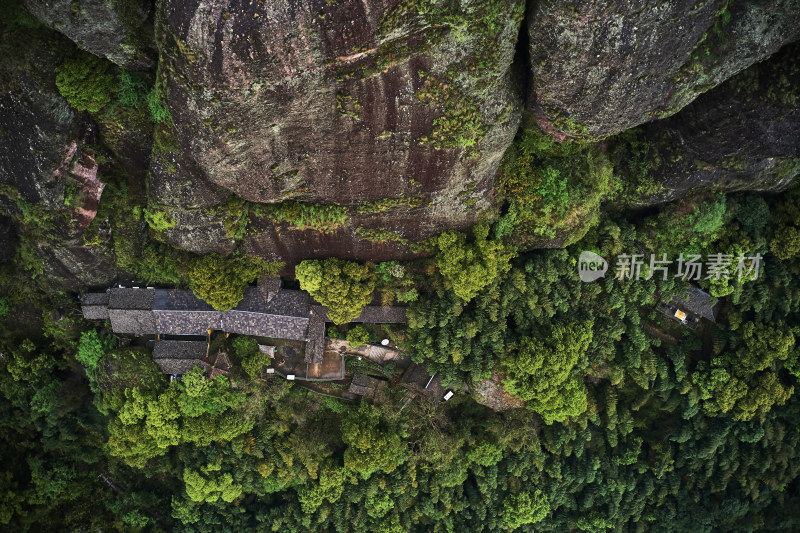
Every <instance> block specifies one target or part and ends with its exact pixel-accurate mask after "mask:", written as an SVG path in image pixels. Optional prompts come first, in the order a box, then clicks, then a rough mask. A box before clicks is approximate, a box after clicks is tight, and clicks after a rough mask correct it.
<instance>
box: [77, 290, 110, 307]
mask: <svg viewBox="0 0 800 533" xmlns="http://www.w3.org/2000/svg"><path fill="white" fill-rule="evenodd" d="M108 296H109V295H108V293H107V292H87V293H86V294H81V305H106V306H107V305H108Z"/></svg>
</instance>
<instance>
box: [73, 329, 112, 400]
mask: <svg viewBox="0 0 800 533" xmlns="http://www.w3.org/2000/svg"><path fill="white" fill-rule="evenodd" d="M113 343H114V341H113V339H112V338H109V337H101V336H100V335H98V333H97V331H95V330H89V331H84V332H83V333H81V340H80V343H79V344H78V353H77V354H76V355H75V359H76V360H77V361H78V362H79V363H80V364H82V365H83V367H84V368H85V369H86V377H87V378H89V386H90V387H91V389H92V390H93V391H94V392H97V391H98V387H97V365H98V363H100V360H101V359H102V358H103V356H104V355H105V354H106V352H108V350H110V349H111V347H112V346H113Z"/></svg>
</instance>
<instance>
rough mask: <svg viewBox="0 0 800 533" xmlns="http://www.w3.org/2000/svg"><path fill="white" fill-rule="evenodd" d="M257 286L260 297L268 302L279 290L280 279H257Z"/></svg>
mask: <svg viewBox="0 0 800 533" xmlns="http://www.w3.org/2000/svg"><path fill="white" fill-rule="evenodd" d="M257 286H258V291H259V292H260V293H261V297H262V298H263V299H264V301H265V302H268V301H270V300H271V299H272V298H273V297H274V296H275V294H276V293H277V292H278V291H279V290H281V278H258V283H257Z"/></svg>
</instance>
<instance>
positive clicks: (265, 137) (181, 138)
mask: <svg viewBox="0 0 800 533" xmlns="http://www.w3.org/2000/svg"><path fill="white" fill-rule="evenodd" d="M523 10H524V5H523V4H522V2H520V1H518V0H492V1H490V2H484V1H477V0H469V1H464V2H461V6H460V7H456V6H455V5H453V4H451V3H443V2H435V1H433V0H422V1H419V0H403V1H397V0H363V1H362V0H343V1H338V2H329V1H325V0H313V1H309V0H276V1H272V2H266V3H256V2H254V3H252V4H245V5H242V4H239V3H225V2H220V3H215V4H211V5H210V4H207V3H200V2H197V1H188V2H181V3H177V2H169V3H168V2H161V3H159V5H158V14H157V19H156V25H157V32H156V33H157V40H158V46H159V50H160V57H161V64H160V72H161V77H160V78H159V80H158V81H157V83H158V84H159V87H162V88H163V96H164V99H165V101H166V103H167V104H168V107H169V109H170V112H171V115H172V119H173V120H174V124H175V127H174V128H173V129H172V132H171V133H172V135H173V136H174V138H175V146H174V152H175V153H174V154H167V155H165V156H164V157H162V159H163V160H169V161H174V162H175V164H173V166H172V167H171V168H172V170H173V171H172V173H171V174H169V175H165V174H164V173H163V172H161V171H157V172H155V173H154V174H158V176H157V177H156V178H155V179H157V180H158V181H159V182H160V183H166V182H168V181H169V182H172V184H171V185H165V187H166V188H169V189H172V190H176V189H181V188H183V189H184V190H185V189H186V187H184V186H183V184H185V183H188V182H191V183H193V184H194V185H193V187H192V188H193V189H196V190H205V191H208V188H209V187H208V185H203V184H202V182H205V184H211V185H213V186H215V187H216V189H217V190H220V189H221V190H224V191H226V192H227V193H229V194H231V193H232V194H235V195H236V196H237V197H240V198H243V199H245V200H247V201H249V202H252V203H258V204H271V203H277V202H281V201H285V200H298V201H303V202H308V203H322V204H336V205H340V206H347V207H348V208H355V207H357V206H359V205H360V204H362V203H364V202H374V201H377V200H386V199H391V200H395V201H399V202H402V201H403V200H408V199H410V198H415V199H416V198H419V199H421V200H422V202H421V204H419V205H420V207H418V208H417V209H416V211H414V212H413V213H412V215H413V216H410V217H409V218H408V219H406V222H404V224H405V225H404V226H403V228H401V229H402V230H403V231H402V232H403V235H404V238H408V239H409V240H412V241H418V240H424V239H425V238H427V237H429V236H430V235H431V234H432V233H434V232H441V231H443V230H446V229H452V228H466V227H469V226H470V225H471V224H472V223H474V221H475V220H477V219H478V217H479V216H480V215H481V213H484V212H487V211H491V210H493V209H494V206H493V180H494V176H495V174H496V171H497V166H498V164H499V161H500V159H501V157H502V155H503V152H504V151H505V149H506V148H507V147H508V145H509V144H510V143H511V141H512V139H513V137H514V133H515V131H516V129H517V125H518V122H519V118H520V108H521V99H520V98H519V96H518V95H519V94H520V92H521V91H520V88H519V86H518V81H519V80H518V79H517V77H515V76H513V75H512V68H511V65H512V61H513V59H514V56H515V43H516V40H517V37H518V33H519V29H520V25H521V22H522V17H523ZM158 164H159V163H158V162H155V161H154V165H158ZM162 166H163V165H162ZM200 196H203V201H205V200H206V199H207V198H208V197H209V196H208V194H206V193H203V194H201V195H200ZM159 201H160V202H167V203H170V204H172V205H173V207H175V208H188V207H189V205H194V206H197V205H198V204H199V203H202V202H199V201H198V198H196V197H194V198H188V200H186V201H188V202H189V203H188V204H183V203H182V202H183V200H176V199H170V200H168V199H164V198H159ZM396 214H397V213H396V212H383V213H374V214H373V215H372V217H371V222H374V223H375V224H377V225H379V226H381V227H383V226H388V225H391V224H393V220H394V219H395V215H396ZM401 216H405V214H401ZM187 220H188V218H187ZM198 222H199V219H198ZM394 225H395V226H396V224H394ZM196 229H197V228H192V229H191V230H190V231H195V230H196ZM264 229H265V231H266V233H269V234H270V236H268V237H264V238H259V239H254V240H253V241H252V247H253V249H260V248H264V247H269V248H271V249H273V250H283V252H281V255H283V256H284V257H291V258H296V257H302V256H304V254H306V253H308V252H309V251H310V248H309V247H308V246H306V245H305V243H304V239H303V238H300V239H297V238H294V237H295V236H296V235H291V236H289V238H287V239H286V240H283V239H284V236H282V235H281V234H280V232H277V230H276V228H275V227H273V228H272V229H269V228H264ZM177 231H180V228H178V229H177ZM270 232H271V233H270ZM362 234H363V232H362ZM317 237H318V238H317V239H315V240H314V244H313V249H314V250H315V253H319V254H323V255H324V254H325V253H332V252H333V251H334V250H351V249H352V250H358V251H357V252H356V255H358V256H360V257H361V258H364V259H368V258H372V257H374V258H380V257H378V256H375V253H378V252H377V250H378V249H384V248H381V247H378V248H377V249H376V247H375V245H374V244H373V242H374V241H365V240H364V239H363V238H362V237H361V234H359V233H357V232H355V231H342V232H333V233H327V234H319V235H317ZM170 242H171V243H173V244H176V245H178V246H182V247H184V246H187V243H186V242H185V241H184V242H178V241H177V240H171V241H170ZM204 246H211V244H210V243H208V244H201V243H197V244H195V245H192V246H191V249H193V250H194V251H198V252H200V251H203V249H204ZM207 249H208V250H211V248H210V247H209V248H207Z"/></svg>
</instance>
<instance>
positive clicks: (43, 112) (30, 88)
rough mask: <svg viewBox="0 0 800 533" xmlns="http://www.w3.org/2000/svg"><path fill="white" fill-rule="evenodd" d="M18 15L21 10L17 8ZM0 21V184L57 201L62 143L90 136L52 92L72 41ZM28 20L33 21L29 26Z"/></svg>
mask: <svg viewBox="0 0 800 533" xmlns="http://www.w3.org/2000/svg"><path fill="white" fill-rule="evenodd" d="M19 16H24V14H20V15H19ZM27 23H28V25H26V26H22V25H12V24H8V25H0V32H2V42H3V44H4V46H3V49H2V50H0V71H2V72H3V76H0V144H2V146H3V150H0V184H5V185H7V186H11V187H13V188H14V189H16V191H18V192H19V193H20V194H21V195H22V197H23V198H24V199H25V200H26V201H28V202H43V203H44V204H45V205H47V206H51V207H53V206H60V205H61V204H62V203H63V198H64V183H63V182H61V181H59V180H56V179H54V174H53V173H54V171H55V170H56V169H57V168H58V167H59V166H61V163H62V160H63V152H64V147H65V146H66V145H67V144H68V143H69V142H71V141H72V140H74V139H78V138H81V139H83V138H86V137H87V136H91V132H92V129H93V126H92V124H91V122H90V121H88V120H86V119H85V117H83V116H82V115H81V114H79V113H77V112H76V111H74V110H73V109H72V108H71V107H70V105H69V104H68V103H67V101H66V100H65V99H64V98H63V97H62V96H61V95H60V94H59V93H58V90H57V89H56V86H55V76H56V74H55V69H56V67H57V66H58V65H59V64H60V63H61V61H62V60H63V57H64V55H65V53H67V52H68V51H69V50H71V49H72V43H70V42H69V41H68V40H67V39H65V38H63V37H61V36H60V35H58V34H56V33H55V32H51V31H49V30H39V29H37V28H36V22H35V21H33V20H32V19H30V20H28V21H27ZM31 26H33V27H31Z"/></svg>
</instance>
